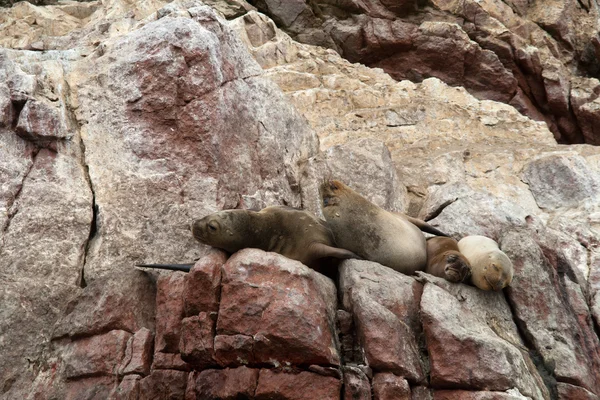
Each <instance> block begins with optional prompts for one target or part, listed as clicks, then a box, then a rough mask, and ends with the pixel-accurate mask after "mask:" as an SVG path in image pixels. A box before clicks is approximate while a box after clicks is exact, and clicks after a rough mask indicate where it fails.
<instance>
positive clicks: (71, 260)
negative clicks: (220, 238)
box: [0, 1, 600, 399]
mask: <svg viewBox="0 0 600 400" xmlns="http://www.w3.org/2000/svg"><path fill="white" fill-rule="evenodd" d="M207 4H210V5H211V6H212V7H214V9H217V10H219V12H221V13H223V14H224V15H225V16H227V18H229V19H230V20H229V21H227V20H226V19H224V18H222V17H220V16H219V15H218V14H217V12H216V11H215V10H214V9H213V8H211V7H209V6H208V5H207ZM287 4H289V5H290V7H291V5H293V4H294V3H292V2H290V3H287ZM302 4H304V3H302ZM302 4H300V5H299V6H302ZM361 4H362V3H361ZM590 7H591V6H590ZM59 16H60V17H61V18H60V19H59V20H57V17H59ZM57 21H59V22H57ZM434 25H435V24H433V25H431V26H430V28H431V29H434V28H435V26H434ZM377 26H378V27H379V26H380V25H377ZM382 26H383V25H382ZM447 26H451V24H447ZM452 26H454V25H452ZM435 29H437V28H435ZM315 31H316V30H315ZM315 31H310V32H315ZM307 32H309V30H307ZM440 32H441V31H440ZM444 32H446V31H444ZM447 34H449V33H448V32H446V33H443V34H442V33H440V35H442V36H443V37H446V36H447ZM0 38H1V39H0V41H2V42H1V43H2V45H3V46H5V47H6V48H4V49H2V50H0V77H1V79H0V183H1V185H2V191H1V193H0V226H1V227H2V229H1V230H0V279H1V280H2V285H0V299H1V300H2V301H1V302H0V303H1V304H2V307H0V365H1V367H0V382H1V385H0V389H1V390H0V392H1V393H2V398H6V399H16V398H31V399H46V398H47V399H106V398H123V399H148V398H172V399H179V398H184V397H185V398H186V399H196V398H197V399H207V398H222V399H225V398H256V399H270V398H284V399H303V398H306V399H313V398H321V399H329V398H331V399H339V398H345V399H350V398H359V399H370V398H372V397H373V396H374V398H377V399H400V398H407V399H408V398H413V399H430V398H435V399H453V398H460V399H470V398H473V399H522V398H532V399H556V398H561V399H562V398H564V399H596V398H598V395H600V386H598V385H599V384H600V343H599V339H598V334H597V332H598V328H599V323H600V296H599V295H598V291H599V289H600V263H599V257H598V247H599V244H600V241H599V239H600V231H599V230H598V228H599V226H598V224H599V223H600V219H599V215H600V214H599V213H598V211H599V210H600V193H599V185H600V150H598V149H597V148H595V147H592V146H589V145H576V146H563V145H557V144H556V141H555V139H554V136H553V134H552V132H550V130H549V129H548V127H547V125H546V124H545V123H542V122H536V121H533V120H531V119H529V118H527V117H525V116H523V115H522V114H521V113H519V112H518V111H517V110H516V109H515V108H513V107H511V106H509V105H506V104H502V103H499V102H495V101H489V100H477V99H476V98H475V97H473V96H472V95H471V94H469V93H468V92H467V91H466V90H465V89H463V88H457V87H452V86H449V85H448V84H446V83H443V82H442V81H440V80H439V79H437V78H429V79H425V80H423V81H422V82H421V83H411V82H409V81H401V82H398V81H396V80H394V79H392V78H391V77H390V76H389V75H387V74H386V73H384V72H383V71H382V70H380V69H371V68H368V67H365V66H362V65H359V64H351V63H350V62H348V61H346V60H344V59H343V58H341V57H340V56H339V55H338V54H337V53H335V52H334V51H332V50H326V49H324V48H320V47H314V46H311V45H306V44H301V43H298V42H295V41H293V40H292V39H291V38H290V37H289V36H287V35H286V34H285V33H283V32H282V31H280V30H279V29H278V28H277V27H276V26H275V24H274V23H273V22H272V21H271V20H270V19H269V18H267V17H266V16H264V15H262V14H259V13H257V12H256V11H254V10H253V7H252V6H250V5H248V4H246V3H242V2H238V1H227V2H213V1H210V2H207V3H206V4H203V3H200V2H173V3H169V4H163V3H161V2H158V1H146V2H136V3H135V4H133V5H132V4H127V3H122V2H119V1H106V2H104V3H98V2H91V3H70V2H67V3H61V4H60V5H55V6H46V7H36V6H33V5H31V4H29V3H19V4H17V5H15V6H13V7H12V8H8V9H3V10H0ZM573 40H575V39H573ZM578 40H579V39H578ZM577 43H579V42H577ZM23 48H28V50H23ZM486 54H487V53H486ZM417 59H418V57H416V58H415V60H417ZM482 69H485V68H483V67H482ZM450 83H455V82H450ZM572 93H574V92H572ZM582 93H583V92H582ZM586 93H587V92H586ZM582 96H583V95H582ZM574 98H575V97H574V96H573V95H571V101H572V100H573V99H574ZM582 104H583V103H582ZM324 177H336V178H340V179H342V180H343V181H344V182H345V183H347V184H348V185H350V186H352V187H354V188H355V189H356V190H358V191H359V192H361V193H363V194H364V195H366V196H367V197H368V198H369V199H371V200H372V201H373V202H375V203H377V204H378V205H380V206H382V207H384V208H387V209H390V210H399V211H404V212H407V213H409V214H410V215H413V216H419V217H421V218H425V219H428V220H429V221H430V222H431V223H432V224H433V225H435V226H437V227H439V228H440V229H441V230H443V231H445V232H447V233H449V234H451V235H453V236H455V237H462V236H464V235H467V234H483V235H486V236H489V237H491V238H494V239H495V240H497V241H498V242H499V243H500V245H501V247H502V249H503V250H504V251H505V252H506V253H507V254H508V255H509V257H510V258H511V259H512V261H513V263H514V265H515V279H514V281H513V283H512V285H511V286H510V287H509V288H508V289H507V290H505V291H504V292H501V293H490V292H483V291H481V290H478V289H475V288H473V287H468V286H465V285H454V284H450V283H447V282H445V281H443V280H439V279H435V278H432V277H430V276H427V275H421V276H418V277H411V276H405V275H402V274H399V273H396V272H393V271H392V270H390V269H388V268H385V267H382V266H380V265H378V264H375V263H371V262H367V261H346V262H344V263H341V264H340V265H339V269H338V267H337V266H334V265H332V266H331V271H328V276H329V277H325V276H323V275H321V274H319V273H316V272H314V271H312V270H310V269H308V268H307V267H305V266H303V265H302V264H300V263H298V262H294V261H291V260H288V259H286V258H284V257H281V256H277V255H273V254H271V253H264V252H262V251H259V250H253V249H249V250H244V251H242V252H239V253H237V254H236V255H234V256H232V257H231V258H229V259H227V256H226V255H225V254H224V253H221V252H219V251H216V250H211V249H209V248H207V247H205V246H202V245H200V244H198V243H197V242H195V241H194V240H193V239H192V237H191V234H190V232H189V223H190V222H191V220H193V219H195V218H199V217H202V216H204V215H206V214H208V213H210V212H213V211H216V210H219V209H223V208H234V207H239V208H250V207H258V208H260V207H264V206H266V205H272V204H287V205H291V206H295V207H303V208H306V209H308V210H311V211H313V212H314V213H316V214H317V215H318V214H320V210H319V206H318V197H317V185H318V184H319V182H321V180H322V179H323V178H324ZM196 258H200V261H199V262H198V263H197V264H196V266H195V267H194V269H193V270H192V272H191V273H190V274H187V275H186V274H182V273H160V274H156V273H152V274H149V273H146V272H142V271H140V270H137V269H135V268H133V265H134V264H136V263H140V262H189V261H190V260H193V259H196ZM236 396H237V397H236Z"/></svg>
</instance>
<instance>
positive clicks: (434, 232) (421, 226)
mask: <svg viewBox="0 0 600 400" xmlns="http://www.w3.org/2000/svg"><path fill="white" fill-rule="evenodd" d="M405 217H406V219H407V220H408V221H409V222H410V223H411V224H413V225H415V226H416V227H417V228H419V229H420V230H421V231H423V232H427V233H431V234H432V235H437V236H446V237H447V236H448V235H447V234H445V233H444V232H442V231H440V230H437V229H436V228H434V227H433V226H431V225H429V224H428V223H427V222H425V221H423V220H421V219H417V218H413V217H409V216H408V215H405Z"/></svg>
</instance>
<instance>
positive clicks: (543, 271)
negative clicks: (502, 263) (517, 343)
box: [500, 229, 600, 394]
mask: <svg viewBox="0 0 600 400" xmlns="http://www.w3.org/2000/svg"><path fill="white" fill-rule="evenodd" d="M535 236H538V238H537V239H535V238H534V234H533V232H531V231H529V230H526V229H513V230H511V231H509V232H508V233H507V234H506V235H504V236H503V237H502V239H501V241H500V244H501V248H502V250H503V251H504V252H505V253H506V254H507V255H508V257H509V258H510V259H511V260H512V262H513V265H514V268H515V278H514V279H513V282H512V283H511V285H510V286H509V287H508V290H507V293H508V296H509V300H510V302H511V304H512V308H513V314H514V316H515V319H516V320H517V321H519V324H520V328H521V330H522V331H523V332H525V334H527V335H528V336H529V337H530V340H531V343H532V345H533V346H534V348H535V349H536V350H537V351H538V352H539V354H540V355H541V357H542V361H543V363H544V365H545V367H546V368H547V369H548V370H550V371H554V375H555V376H556V379H557V380H558V381H559V382H560V381H568V382H569V383H571V384H574V385H577V386H581V387H583V388H585V389H587V390H589V391H591V392H598V391H600V386H599V385H600V343H599V341H598V336H597V335H596V333H595V330H594V327H593V325H592V319H591V315H590V310H589V308H588V305H587V302H586V300H585V296H583V293H582V290H581V288H580V287H579V285H578V284H577V282H576V281H577V279H576V278H575V277H576V274H575V273H574V272H573V270H572V268H573V266H571V265H570V263H569V261H568V260H566V259H565V258H564V257H563V256H562V255H561V254H560V249H556V248H551V247H545V246H543V247H540V245H539V244H538V241H539V243H540V244H543V243H545V239H544V235H543V232H541V233H538V234H536V235H535ZM521 392H523V391H521ZM523 394H525V393H523Z"/></svg>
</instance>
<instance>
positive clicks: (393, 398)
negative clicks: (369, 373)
mask: <svg viewBox="0 0 600 400" xmlns="http://www.w3.org/2000/svg"><path fill="white" fill-rule="evenodd" d="M373 399H374V400H410V399H411V395H410V386H408V382H407V381H406V380H405V379H403V378H400V377H399V376H396V375H394V374H391V373H389V372H382V373H378V374H375V376H374V377H373Z"/></svg>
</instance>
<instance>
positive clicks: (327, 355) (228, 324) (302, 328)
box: [217, 249, 340, 365]
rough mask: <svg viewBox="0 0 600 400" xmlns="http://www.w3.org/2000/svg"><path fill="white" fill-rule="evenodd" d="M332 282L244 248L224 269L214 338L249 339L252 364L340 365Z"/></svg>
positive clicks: (274, 256) (296, 265)
mask: <svg viewBox="0 0 600 400" xmlns="http://www.w3.org/2000/svg"><path fill="white" fill-rule="evenodd" d="M335 308H336V290H335V286H334V285H333V282H332V281H331V280H330V279H328V278H326V277H324V276H323V275H321V274H318V273H316V272H315V271H313V270H311V269H310V268H308V267H306V266H305V265H303V264H301V263H299V262H298V261H294V260H290V259H288V258H286V257H283V256H281V255H279V254H275V253H266V252H264V251H261V250H257V249H245V250H242V251H240V252H238V253H236V254H234V255H233V256H232V257H231V258H230V259H229V261H227V263H226V264H225V266H224V267H223V276H222V289H221V307H220V309H219V317H218V321H217V334H219V335H237V334H241V335H245V336H248V337H252V338H253V339H254V344H253V353H254V360H255V362H257V363H259V362H261V363H284V362H289V363H292V364H333V365H337V364H339V362H340V359H339V355H338V350H337V344H336V338H335V331H334V329H335Z"/></svg>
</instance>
